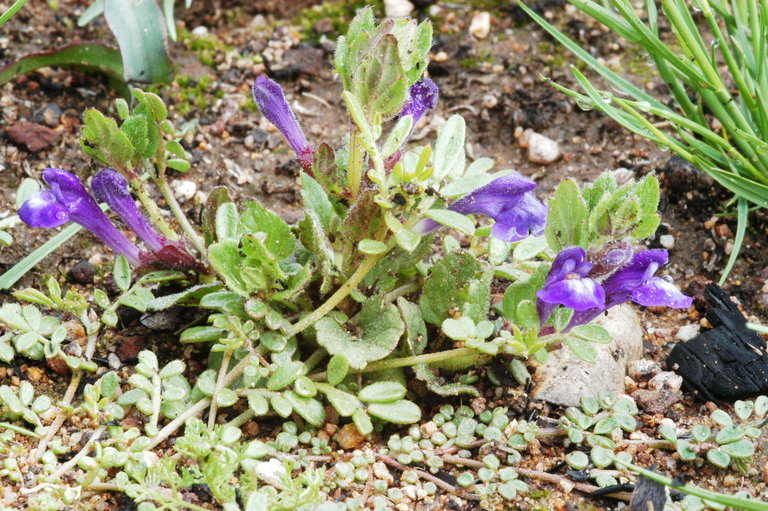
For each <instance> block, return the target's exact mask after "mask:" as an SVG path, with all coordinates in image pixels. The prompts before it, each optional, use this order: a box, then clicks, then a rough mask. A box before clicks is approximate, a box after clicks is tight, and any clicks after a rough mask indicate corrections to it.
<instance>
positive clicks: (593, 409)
mask: <svg viewBox="0 0 768 511" xmlns="http://www.w3.org/2000/svg"><path fill="white" fill-rule="evenodd" d="M581 409H582V410H584V413H586V414H587V415H597V412H599V411H600V405H599V404H597V399H595V398H593V397H586V396H585V397H582V398H581Z"/></svg>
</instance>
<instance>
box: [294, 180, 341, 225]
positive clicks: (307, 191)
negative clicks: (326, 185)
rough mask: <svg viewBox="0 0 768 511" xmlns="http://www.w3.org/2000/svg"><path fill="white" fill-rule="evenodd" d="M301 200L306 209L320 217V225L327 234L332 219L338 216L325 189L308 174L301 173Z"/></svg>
mask: <svg viewBox="0 0 768 511" xmlns="http://www.w3.org/2000/svg"><path fill="white" fill-rule="evenodd" d="M301 198H302V200H303V201H304V207H305V208H306V209H308V210H311V211H313V212H314V213H315V214H316V215H317V216H318V218H319V219H320V224H321V225H322V226H323V229H325V231H326V232H327V231H328V229H329V227H330V225H331V219H332V218H333V217H334V216H336V213H334V211H333V205H332V204H331V201H330V200H328V194H326V193H325V190H323V187H322V186H321V185H320V183H318V182H317V181H315V180H314V179H312V178H311V177H310V176H309V174H307V173H306V172H302V173H301Z"/></svg>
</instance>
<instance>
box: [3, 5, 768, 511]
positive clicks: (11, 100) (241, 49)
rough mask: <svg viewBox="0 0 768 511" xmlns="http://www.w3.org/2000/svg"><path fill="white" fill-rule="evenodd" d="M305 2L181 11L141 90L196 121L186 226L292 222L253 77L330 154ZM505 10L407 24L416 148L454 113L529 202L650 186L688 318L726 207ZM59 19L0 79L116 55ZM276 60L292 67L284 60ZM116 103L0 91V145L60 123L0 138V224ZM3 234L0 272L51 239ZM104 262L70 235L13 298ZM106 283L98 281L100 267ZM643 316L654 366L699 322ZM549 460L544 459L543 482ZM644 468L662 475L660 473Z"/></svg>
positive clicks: (56, 88) (29, 82)
mask: <svg viewBox="0 0 768 511" xmlns="http://www.w3.org/2000/svg"><path fill="white" fill-rule="evenodd" d="M313 3H317V2H310V1H282V2H278V1H272V0H269V1H263V0H262V1H257V2H235V1H222V0H215V1H212V2H198V1H196V2H193V6H192V8H191V9H189V10H186V11H184V10H181V11H179V12H178V17H179V20H178V21H179V27H180V28H181V29H182V30H180V34H181V37H180V41H179V42H175V43H170V52H171V56H172V58H173V60H174V62H175V64H176V65H177V76H178V77H180V78H183V79H179V80H177V81H176V82H175V83H174V84H172V85H169V86H165V87H156V88H154V89H153V90H155V91H157V92H158V93H159V94H161V95H162V96H163V98H164V99H165V100H166V102H167V103H168V104H169V107H170V110H171V118H172V119H173V120H174V122H175V123H176V124H177V125H179V124H181V123H183V122H184V121H189V120H193V119H196V120H197V121H198V126H197V129H196V132H195V134H194V136H188V137H187V138H186V139H185V147H186V149H187V150H188V151H189V152H190V153H191V154H192V169H191V170H190V172H189V173H188V174H187V175H179V176H178V178H179V179H183V180H189V181H192V182H193V183H194V185H195V186H194V189H195V190H194V192H193V193H191V194H189V196H187V197H186V199H185V200H184V202H183V203H182V205H183V206H184V207H185V208H186V210H187V211H188V214H189V216H190V218H191V219H193V220H196V219H197V217H198V215H199V209H200V202H201V199H202V197H204V195H205V193H206V192H207V191H209V190H211V189H212V188H213V187H214V186H217V185H227V186H228V187H230V189H232V190H234V191H235V192H236V194H238V195H239V196H241V197H244V196H254V197H257V198H258V199H259V200H262V201H264V202H265V203H266V204H268V205H270V206H273V207H275V208H276V209H277V210H278V211H279V212H281V213H282V214H283V215H284V216H285V217H286V218H287V219H289V220H292V221H295V220H297V219H298V218H299V217H300V205H299V204H298V203H297V199H298V175H299V167H298V165H296V164H295V163H294V162H293V161H292V158H291V155H290V153H289V152H288V150H287V147H286V145H285V144H284V143H283V141H282V139H281V137H280V135H279V133H276V132H275V131H274V130H273V129H272V128H271V127H270V126H269V125H268V123H267V122H266V121H265V120H264V119H262V118H261V116H260V114H259V113H258V111H256V110H255V108H254V107H253V103H252V101H251V100H250V88H251V86H252V83H253V81H254V79H255V78H256V76H258V74H260V73H262V72H269V73H270V74H271V75H272V76H273V77H275V78H276V79H278V80H279V81H280V82H281V83H282V84H283V86H284V88H285V89H286V91H287V93H288V95H289V101H291V103H292V104H293V105H294V107H295V109H296V111H297V112H298V116H299V118H300V120H301V122H302V124H303V125H304V127H305V130H306V131H307V135H308V138H309V139H310V140H311V141H312V142H313V143H319V142H321V141H329V142H331V143H332V144H333V143H334V142H336V141H337V140H338V138H339V136H340V134H341V133H342V132H343V130H344V129H345V127H346V124H345V123H347V122H349V121H348V120H347V119H346V118H345V117H343V116H342V108H341V107H342V103H341V101H340V97H339V94H340V91H341V85H340V83H339V82H338V80H336V79H335V78H334V76H333V72H332V63H331V56H332V43H331V41H332V40H333V39H334V37H335V35H336V33H335V32H334V22H336V21H337V17H338V13H339V12H349V9H348V8H346V9H342V8H334V9H329V8H324V10H322V11H321V10H320V9H316V10H314V11H312V10H310V11H302V10H301V9H302V8H309V7H310V6H311V4H313ZM417 3H418V2H417ZM422 3H431V2H422ZM529 3H530V4H531V5H533V6H537V7H539V8H540V9H541V10H542V11H543V12H546V13H549V14H551V15H552V16H553V19H554V20H556V21H557V22H558V25H559V26H561V27H562V28H564V29H565V30H566V31H567V33H568V34H569V35H571V37H574V38H577V39H578V40H579V41H581V42H582V44H584V45H586V46H587V48H589V49H590V51H591V52H592V53H593V54H594V55H595V56H596V57H598V58H601V59H603V60H604V61H605V62H607V63H608V64H609V65H611V66H615V67H616V68H617V69H620V70H622V72H623V73H624V74H626V75H628V76H629V77H630V78H631V79H633V81H634V82H635V83H637V84H640V85H643V86H644V87H645V88H646V89H647V90H649V91H652V92H654V93H656V94H657V95H658V97H661V98H667V94H666V90H665V87H664V86H663V85H662V84H661V82H660V80H659V79H658V78H657V77H656V76H655V74H654V71H653V69H652V68H651V67H649V66H648V63H647V62H646V61H645V60H644V59H643V58H642V57H640V56H638V54H637V52H636V51H634V50H630V49H628V47H627V44H626V43H625V42H623V41H617V39H616V38H615V37H614V36H613V35H612V34H610V33H606V32H605V31H604V29H602V28H601V27H599V26H597V25H596V24H594V22H589V21H588V20H586V19H585V18H583V17H581V16H576V15H574V14H573V13H572V12H571V11H569V10H567V9H565V8H564V5H563V2H562V1H557V0H543V1H538V2H536V1H531V2H529ZM511 4H513V2H498V1H494V0H487V1H481V0H472V1H464V2H462V1H456V2H443V1H438V2H436V3H435V4H434V5H432V6H431V7H427V8H426V9H424V10H417V11H416V13H415V14H416V15H418V16H425V15H427V13H429V15H430V17H431V18H432V19H433V21H434V23H435V28H436V30H435V36H436V37H435V46H434V49H433V62H432V64H430V67H429V73H430V76H431V77H432V78H433V79H434V80H435V82H436V83H437V84H438V86H439V87H440V93H441V95H440V103H439V106H438V108H437V110H436V111H435V112H433V113H432V114H431V115H430V116H427V117H428V119H427V122H426V123H425V124H424V125H422V126H419V127H418V128H417V130H416V135H415V138H416V139H417V140H418V139H419V138H420V137H426V136H432V135H434V129H435V127H436V126H437V125H439V123H440V122H441V120H444V119H446V118H447V117H448V116H449V115H451V114H452V113H456V112H458V113H460V114H461V115H462V116H464V117H465V119H466V120H467V124H468V126H467V140H468V143H467V153H468V155H469V156H470V157H471V158H480V157H490V158H493V159H494V160H495V162H496V166H495V168H496V169H507V168H513V169H516V170H518V171H519V172H521V173H522V174H524V175H527V176H531V177H533V178H534V179H535V180H536V181H537V182H538V183H539V188H538V193H539V195H540V196H541V197H546V196H547V195H548V194H549V193H550V192H551V191H552V190H553V188H554V186H555V185H556V184H557V183H558V182H559V181H560V180H561V179H562V178H564V177H571V178H574V179H575V180H576V181H577V182H579V183H584V182H588V181H590V180H592V179H594V178H595V177H596V176H597V175H599V174H600V173H601V172H603V171H605V170H615V169H619V168H623V169H626V171H623V172H624V173H625V174H626V175H628V176H642V175H644V174H646V173H649V172H655V173H656V174H657V175H658V176H659V177H660V178H661V180H662V183H663V186H664V193H663V197H662V205H661V211H660V213H661V215H662V217H663V222H664V224H663V225H662V226H661V227H660V229H659V232H657V235H656V237H655V238H654V239H652V240H650V245H651V246H654V247H659V246H661V245H660V240H659V236H661V235H664V234H671V235H672V236H673V237H674V247H673V248H671V249H670V257H671V264H670V265H669V266H668V273H669V274H670V275H672V276H673V277H674V279H675V280H676V281H679V282H680V284H681V285H682V287H683V288H684V289H685V288H688V291H689V292H691V293H693V294H694V295H695V296H696V297H697V305H699V306H701V305H702V303H701V301H700V298H701V290H702V289H703V286H702V282H705V281H707V280H710V279H711V280H717V279H718V278H719V271H720V270H721V269H722V268H723V267H724V265H725V261H726V260H727V253H728V252H729V251H730V246H731V245H730V244H731V243H732V240H733V232H735V230H736V226H735V220H734V219H733V218H732V217H731V216H730V215H731V212H732V209H731V208H730V207H729V203H728V199H729V195H728V193H727V192H725V191H724V190H722V189H721V188H719V187H718V186H716V185H713V183H712V181H711V180H710V179H708V178H706V177H704V176H702V175H701V174H700V173H698V172H697V171H696V170H695V169H692V168H690V167H689V166H688V165H687V164H683V163H680V162H679V161H674V160H673V161H670V158H671V156H670V154H669V153H666V152H662V151H661V150H659V149H658V148H656V147H655V146H653V145H652V144H650V143H648V142H647V141H645V140H643V139H640V138H639V137H636V136H634V135H632V134H630V133H628V132H627V131H625V130H623V129H621V128H620V127H619V126H618V125H616V124H615V123H614V122H613V121H612V120H610V119H609V118H607V117H605V116H603V115H602V114H600V113H597V112H594V111H583V110H581V109H580V108H579V107H578V106H577V105H576V104H575V103H574V102H573V101H571V100H570V99H569V98H567V97H566V96H564V95H562V94H560V93H558V92H557V91H555V90H554V89H553V88H552V87H551V86H550V85H548V84H547V83H546V82H545V81H543V80H542V79H541V75H544V76H547V77H549V78H551V79H553V80H554V81H557V82H559V83H563V84H566V85H572V84H573V80H572V78H571V75H570V72H569V70H568V66H569V65H571V64H576V59H575V58H574V57H573V56H572V55H570V54H569V53H567V52H564V51H563V49H562V48H561V47H559V46H558V45H557V44H556V43H555V42H553V41H552V40H551V39H550V38H549V37H547V36H546V35H545V34H544V33H543V31H542V30H541V29H539V28H538V27H537V26H536V25H535V24H534V23H532V22H530V21H528V20H527V19H526V18H525V16H524V15H523V13H522V12H521V11H520V10H519V9H518V8H516V7H511V6H510V5H511ZM57 5H58V8H57V9H55V10H54V9H51V8H50V7H48V6H47V5H46V4H45V3H41V2H30V3H29V4H28V5H27V6H25V7H24V8H23V9H22V11H21V12H19V13H18V14H17V15H16V16H15V17H14V18H13V19H12V20H11V21H10V22H9V23H8V24H7V25H6V26H4V27H2V29H0V65H5V64H8V63H10V62H13V61H14V60H15V59H17V58H19V57H21V56H23V55H25V54H27V53H29V52H31V51H36V50H37V51H39V50H40V49H44V48H53V47H56V46H59V45H62V44H65V43H68V42H73V41H76V40H77V41H85V40H95V41H113V39H112V35H111V33H110V32H109V30H108V28H107V27H106V24H105V23H104V21H103V19H97V20H95V21H94V22H92V23H91V24H90V25H88V26H86V27H84V28H77V27H74V28H69V25H71V24H72V23H73V22H74V21H75V20H76V19H77V16H78V15H79V14H80V13H82V11H83V10H84V8H85V7H86V6H87V3H86V2H85V1H79V0H62V1H60V2H58V3H57ZM476 10H487V11H490V12H491V13H492V14H493V17H492V28H491V32H490V35H489V36H488V37H487V38H485V39H482V40H478V39H475V38H473V37H472V36H470V35H469V34H468V31H467V27H468V24H469V20H470V19H471V17H472V14H473V12H475V11H476ZM199 27H205V28H199ZM201 41H203V42H201ZM288 50H292V51H293V54H291V53H290V52H288V53H286V52H287V51H288ZM287 55H292V56H291V59H292V58H293V57H296V62H293V61H290V62H286V61H287V60H290V59H287V58H286V56H287ZM114 98H115V93H114V92H113V91H111V90H110V88H109V86H108V85H107V83H106V80H105V79H103V78H102V77H100V76H97V75H89V74H85V73H82V72H79V71H75V70H71V69H53V70H52V69H44V70H41V71H38V72H34V73H31V74H29V75H26V76H24V77H21V78H19V79H17V80H15V81H14V82H12V83H9V84H6V85H4V86H0V136H2V133H4V132H5V131H6V130H7V129H8V128H9V127H11V126H12V125H14V124H15V123H16V122H17V121H20V120H28V121H34V122H40V120H41V119H42V118H43V117H42V116H43V114H44V113H45V111H46V109H53V110H54V112H57V113H59V116H58V122H54V123H53V124H54V126H53V128H54V130H56V131H57V132H59V133H60V135H61V138H60V140H59V142H58V143H56V145H55V146H54V147H52V148H49V149H44V150H41V151H37V152H30V151H27V150H25V149H23V148H20V147H17V146H15V145H13V144H11V143H9V141H8V140H5V139H2V138H0V218H3V217H5V216H6V215H9V214H12V212H13V208H14V207H13V204H14V196H15V190H16V188H17V186H18V185H19V183H20V182H21V180H22V179H23V178H25V177H29V176H31V177H36V178H38V177H39V176H40V173H41V171H42V169H43V168H46V167H60V168H65V169H69V170H73V171H75V172H76V173H78V174H79V175H81V176H84V175H89V174H91V173H94V172H95V171H97V170H98V167H97V166H96V165H94V163H93V162H91V161H90V160H89V159H88V158H87V157H86V155H85V154H84V153H83V151H82V150H81V149H80V147H79V144H78V134H79V129H80V119H81V115H82V112H83V111H84V109H86V108H88V107H95V108H98V109H99V110H101V111H104V112H109V113H111V114H112V115H114V106H113V105H114V101H113V100H114ZM59 111H60V112H59ZM527 128H532V129H533V130H535V131H537V132H539V133H541V134H543V135H546V136H547V137H550V138H551V139H553V140H556V141H557V142H559V144H560V148H561V150H562V152H563V158H562V159H561V160H560V161H558V162H557V163H554V164H551V165H547V166H543V165H538V164H534V163H531V162H529V161H528V159H527V157H526V154H525V151H524V150H523V149H521V148H519V147H518V146H517V143H516V134H518V135H519V132H520V131H521V130H522V129H527ZM751 220H752V222H751V224H750V229H749V231H748V233H747V236H746V239H745V242H744V247H743V251H742V256H741V258H740V259H739V261H738V262H737V264H736V266H735V268H734V270H733V272H732V274H731V277H730V279H729V282H728V283H727V285H726V289H727V290H728V291H729V292H730V293H732V294H733V295H735V296H736V297H738V298H739V300H740V301H741V303H742V305H743V307H744V309H745V310H746V311H747V312H748V313H750V314H754V315H755V316H756V318H757V319H762V320H764V319H765V318H764V311H765V309H766V308H768V294H766V291H768V288H766V287H764V286H765V280H766V278H768V266H766V261H767V260H768V259H767V258H766V249H768V247H766V243H765V241H764V240H765V239H766V238H765V226H766V225H768V224H767V223H766V222H765V221H764V220H765V218H764V216H763V215H762V214H759V213H754V214H752V216H751ZM12 234H14V237H15V239H16V242H15V243H14V245H13V246H12V247H10V248H8V247H0V272H2V271H5V270H7V269H8V268H10V267H11V266H12V265H13V264H14V263H16V262H17V261H18V260H19V259H20V258H21V257H23V256H24V255H25V254H26V253H28V252H29V251H30V250H31V249H33V248H35V247H37V246H38V245H39V244H40V243H42V242H43V241H45V240H46V239H48V238H49V237H50V236H51V232H49V231H44V230H36V229H30V228H26V227H19V228H16V229H14V230H13V231H12ZM102 256H103V257H104V258H106V260H111V257H110V256H109V255H108V254H105V253H104V252H103V249H102V247H101V246H100V245H99V244H98V243H94V242H93V239H92V238H91V237H90V236H89V235H86V234H81V235H79V236H77V237H76V238H75V239H73V240H71V241H70V242H69V243H67V244H66V245H65V246H64V247H63V248H62V249H61V250H59V251H57V252H56V253H55V254H53V255H52V256H50V257H49V258H48V259H47V260H45V261H44V262H43V263H42V264H41V265H40V266H39V267H38V268H37V269H36V270H35V271H34V272H31V273H30V274H28V275H27V276H26V277H24V279H23V280H22V282H21V284H22V285H31V284H34V283H36V282H37V281H39V278H40V277H41V276H43V275H45V274H51V273H54V274H62V275H69V271H70V269H71V268H72V267H73V266H74V265H75V264H76V263H77V262H78V261H81V260H90V261H91V262H92V263H98V262H99V261H100V260H101V259H102ZM97 268H98V265H97ZM103 271H108V265H104V268H103ZM69 278H70V279H71V277H69ZM72 284H73V285H77V282H74V281H72ZM764 290H765V291H764ZM8 299H9V295H8V294H7V293H0V302H4V301H6V300H8ZM702 310H703V309H702ZM642 315H643V316H642V317H643V326H645V327H646V328H650V333H648V335H647V337H646V341H647V342H646V348H647V351H648V353H649V356H651V357H653V358H655V359H658V360H663V358H664V356H665V354H666V353H667V352H668V351H669V348H670V347H671V346H672V344H673V343H674V342H675V335H674V334H675V333H676V331H677V328H679V327H680V326H681V325H684V324H688V323H690V322H695V321H698V318H699V316H698V314H697V313H691V316H690V317H688V313H680V312H677V311H671V312H670V311H664V312H657V311H643V312H642ZM171 351H173V349H171ZM58 378H59V377H55V376H52V379H54V380H56V379H58ZM0 383H2V379H0ZM675 406H679V407H680V412H679V413H680V414H696V413H699V411H700V409H701V406H702V404H701V403H694V402H692V401H689V400H687V398H686V400H685V401H684V402H683V403H682V404H681V405H675ZM726 406H727V405H726ZM552 452H554V451H552ZM559 461H560V459H552V460H549V461H546V460H545V461H544V462H543V463H544V469H545V470H546V469H547V468H549V467H551V466H554V465H556V464H557V463H558V462H559ZM651 461H652V460H651ZM762 462H763V463H764V462H765V460H762ZM657 464H659V465H660V466H662V467H664V462H663V460H658V463H657ZM722 472H723V471H715V470H709V471H706V470H705V471H704V473H703V474H701V473H700V474H698V477H697V478H696V479H697V480H701V478H702V476H704V479H705V480H707V481H708V482H710V483H711V484H712V485H714V486H715V487H720V488H723V484H722V477H723V473H722ZM740 484H741V483H739V482H738V481H737V483H736V484H735V485H734V486H733V487H729V488H726V489H728V490H729V491H736V490H738V489H739V485H740ZM746 484H749V481H746ZM542 487H546V486H542ZM550 498H551V499H552V501H551V502H552V506H553V507H551V508H552V509H555V508H562V509H569V508H574V507H573V506H575V505H579V506H581V505H584V506H586V505H587V503H588V504H589V505H593V506H597V507H598V508H600V509H609V508H611V507H612V506H613V505H614V504H613V503H612V502H611V501H605V500H603V501H601V500H584V501H582V500H580V499H579V500H577V501H575V502H574V501H572V500H571V502H566V501H568V500H569V499H571V498H570V497H566V496H564V495H563V494H562V493H559V490H557V489H554V490H553V492H552V495H551V497H550ZM577 502H582V504H577ZM539 505H541V503H539ZM580 508H581V507H580Z"/></svg>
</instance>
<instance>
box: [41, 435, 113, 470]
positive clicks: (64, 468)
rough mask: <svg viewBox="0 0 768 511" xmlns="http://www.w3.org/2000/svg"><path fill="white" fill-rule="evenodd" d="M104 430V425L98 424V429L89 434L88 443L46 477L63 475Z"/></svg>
mask: <svg viewBox="0 0 768 511" xmlns="http://www.w3.org/2000/svg"><path fill="white" fill-rule="evenodd" d="M106 430H107V427H106V426H100V427H99V429H97V430H96V431H94V432H93V434H92V435H91V438H90V439H89V440H88V443H86V444H85V446H84V447H83V448H82V449H80V452H78V453H77V454H75V455H74V456H73V457H72V459H71V460H69V461H68V462H66V463H65V464H63V465H61V466H60V467H59V468H58V470H56V472H54V473H53V474H51V475H50V476H49V477H48V479H49V480H50V481H55V480H56V479H58V478H59V477H61V476H62V475H64V474H66V473H67V472H69V471H70V470H71V469H72V468H73V467H74V466H75V465H77V462H78V461H80V460H81V459H83V458H84V457H85V455H86V454H88V453H89V452H91V447H92V446H93V444H95V443H96V442H97V441H98V440H99V437H101V434H102V433H104V431H106Z"/></svg>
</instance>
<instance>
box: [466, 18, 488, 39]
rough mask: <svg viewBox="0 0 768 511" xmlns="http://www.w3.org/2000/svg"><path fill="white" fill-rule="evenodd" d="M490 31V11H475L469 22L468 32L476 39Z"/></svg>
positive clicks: (483, 36) (481, 37)
mask: <svg viewBox="0 0 768 511" xmlns="http://www.w3.org/2000/svg"><path fill="white" fill-rule="evenodd" d="M490 32H491V13H489V12H485V11H481V12H476V13H475V15H474V16H472V21H471V22H470V23H469V34H470V35H472V36H474V37H476V38H478V39H485V38H486V37H488V34H489V33H490Z"/></svg>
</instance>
